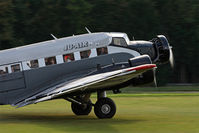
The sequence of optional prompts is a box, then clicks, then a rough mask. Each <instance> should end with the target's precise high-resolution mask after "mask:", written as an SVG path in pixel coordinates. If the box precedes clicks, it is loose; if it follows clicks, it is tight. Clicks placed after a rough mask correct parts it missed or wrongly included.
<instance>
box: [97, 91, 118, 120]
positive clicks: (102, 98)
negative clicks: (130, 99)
mask: <svg viewBox="0 0 199 133" xmlns="http://www.w3.org/2000/svg"><path fill="white" fill-rule="evenodd" d="M97 96H98V100H97V102H96V103H95V106H94V112H95V115H96V116H97V117H98V118H100V119H105V118H112V117H113V116H114V115H115V113H116V105H115V103H114V102H113V100H111V99H110V98H107V97H106V91H102V92H98V93H97Z"/></svg>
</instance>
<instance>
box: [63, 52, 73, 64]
mask: <svg viewBox="0 0 199 133" xmlns="http://www.w3.org/2000/svg"><path fill="white" fill-rule="evenodd" d="M63 60H64V63H66V62H72V61H75V56H74V53H69V54H64V55H63Z"/></svg>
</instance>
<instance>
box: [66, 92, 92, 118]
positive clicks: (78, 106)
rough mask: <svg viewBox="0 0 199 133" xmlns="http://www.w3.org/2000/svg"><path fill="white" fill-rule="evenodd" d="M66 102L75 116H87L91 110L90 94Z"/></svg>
mask: <svg viewBox="0 0 199 133" xmlns="http://www.w3.org/2000/svg"><path fill="white" fill-rule="evenodd" d="M66 100H68V101H70V102H71V109H72V111H73V113H74V114H76V115H88V114H90V112H91V110H92V102H91V100H90V94H86V95H82V96H77V97H76V98H66ZM80 101H81V102H80Z"/></svg>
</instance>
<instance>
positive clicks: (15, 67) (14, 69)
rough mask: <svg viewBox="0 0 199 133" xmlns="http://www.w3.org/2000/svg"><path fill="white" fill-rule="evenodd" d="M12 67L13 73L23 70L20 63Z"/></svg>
mask: <svg viewBox="0 0 199 133" xmlns="http://www.w3.org/2000/svg"><path fill="white" fill-rule="evenodd" d="M10 67H11V73H15V72H20V71H21V70H22V69H21V65H20V64H19V63H17V64H12V65H11V66H10Z"/></svg>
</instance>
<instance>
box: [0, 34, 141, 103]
mask: <svg viewBox="0 0 199 133" xmlns="http://www.w3.org/2000/svg"><path fill="white" fill-rule="evenodd" d="M99 35H101V36H99ZM98 36H99V38H100V39H101V40H99V38H98ZM63 40H64V39H61V42H63ZM85 40H86V43H88V44H89V45H88V46H87V45H85V47H84V46H82V47H81V46H80V45H79V42H85ZM88 40H90V41H88ZM68 42H69V43H67V45H66V44H63V45H62V47H61V46H59V47H58V48H56V47H54V46H53V44H52V43H53V42H52V41H51V42H44V43H42V44H41V49H40V46H39V45H31V46H30V47H27V46H25V47H22V48H15V49H11V50H6V51H3V52H0V55H1V57H0V59H1V60H2V62H3V63H1V64H0V65H5V64H9V63H16V61H17V63H20V64H21V66H22V71H20V72H15V73H9V74H5V75H0V104H2V105H4V104H15V103H17V102H20V101H21V100H24V99H26V98H28V97H30V96H33V95H35V94H37V93H38V92H42V91H45V90H46V89H48V88H50V87H53V86H55V85H58V84H60V83H62V82H63V81H70V80H74V79H78V78H80V77H83V76H85V75H87V74H88V73H90V72H92V71H95V70H96V69H97V65H98V64H100V66H102V67H103V66H107V65H110V64H112V63H113V61H114V62H115V63H120V62H128V59H130V58H133V57H135V56H138V55H139V53H138V52H136V51H133V50H129V49H125V48H119V49H120V50H118V51H117V48H115V47H113V46H109V44H110V43H111V37H110V36H108V35H107V34H105V33H100V34H93V35H91V36H90V37H89V35H86V37H84V36H82V35H81V36H79V40H78V37H74V38H73V37H70V38H69V40H68ZM48 43H49V45H47V44H48ZM54 43H56V40H55V42H54ZM57 43H60V42H59V41H57ZM93 43H94V44H93ZM57 45H61V44H57ZM83 45H84V44H83ZM71 46H72V47H71ZM79 46H80V47H79ZM104 46H106V47H108V50H109V53H108V54H106V55H101V56H95V57H91V58H86V59H78V60H75V61H72V62H66V63H64V62H63V63H58V64H54V65H49V66H44V67H38V68H35V69H27V70H24V69H25V68H23V63H24V61H28V60H32V59H39V58H45V57H50V56H56V55H63V52H65V54H66V53H74V52H78V51H83V50H87V49H93V48H98V47H104ZM45 47H46V48H45ZM53 48H54V49H55V48H56V49H55V51H56V50H57V51H59V50H60V51H62V52H53ZM48 49H49V51H48ZM125 50H126V51H127V52H125ZM17 51H19V52H17ZM23 51H24V52H25V53H21V52H23ZM42 51H43V52H42ZM67 51H68V52H67ZM15 53H17V54H16V58H14V57H15V55H14V54H15ZM29 54H30V55H29ZM28 55H29V56H28ZM2 56H5V58H3V57H2ZM12 56H13V59H11V57H12Z"/></svg>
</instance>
